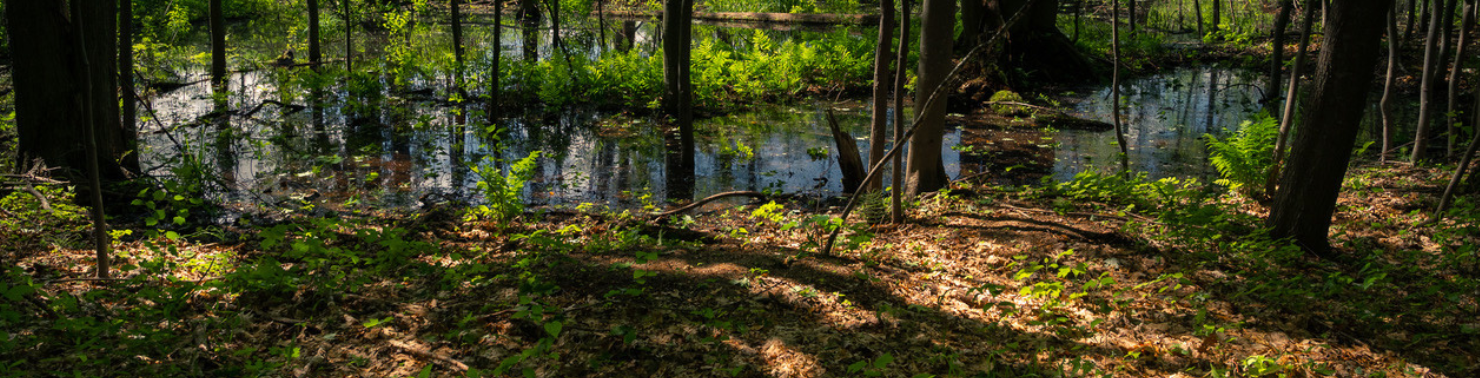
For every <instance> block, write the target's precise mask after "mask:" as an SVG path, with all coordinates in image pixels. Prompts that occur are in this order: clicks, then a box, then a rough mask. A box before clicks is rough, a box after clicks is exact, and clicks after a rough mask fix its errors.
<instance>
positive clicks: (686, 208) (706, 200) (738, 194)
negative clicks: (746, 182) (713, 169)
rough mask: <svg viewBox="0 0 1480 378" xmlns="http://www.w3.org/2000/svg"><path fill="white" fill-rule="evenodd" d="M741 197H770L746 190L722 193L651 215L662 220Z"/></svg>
mask: <svg viewBox="0 0 1480 378" xmlns="http://www.w3.org/2000/svg"><path fill="white" fill-rule="evenodd" d="M742 196H743V197H752V198H767V197H770V195H768V194H765V193H761V192H756V191H748V190H747V191H735V192H724V193H720V194H715V195H712V196H709V197H705V198H704V199H701V200H698V201H694V203H690V204H688V205H684V206H683V207H680V208H677V209H673V210H668V211H664V212H661V213H657V214H653V218H655V219H656V218H663V217H666V216H669V215H674V214H679V213H682V212H685V211H689V210H693V209H694V208H697V207H699V206H704V204H706V203H710V202H714V201H717V200H720V199H722V198H727V197H742Z"/></svg>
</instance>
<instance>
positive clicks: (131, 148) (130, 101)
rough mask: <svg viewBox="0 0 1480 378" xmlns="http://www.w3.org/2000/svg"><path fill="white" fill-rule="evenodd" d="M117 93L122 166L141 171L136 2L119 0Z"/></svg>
mask: <svg viewBox="0 0 1480 378" xmlns="http://www.w3.org/2000/svg"><path fill="white" fill-rule="evenodd" d="M117 50H118V79H117V80H118V88H119V89H118V93H119V96H121V97H120V98H119V99H120V100H122V110H123V113H122V114H123V115H122V121H123V123H122V124H121V127H122V129H120V131H121V132H122V133H123V134H122V139H123V145H122V146H121V148H122V149H123V151H126V153H125V154H124V156H123V161H122V162H121V164H122V165H123V169H125V170H127V171H129V172H139V171H140V167H139V152H138V151H139V126H138V119H139V116H138V111H139V108H138V101H139V99H138V97H136V96H137V94H138V93H137V91H136V90H135V89H134V2H133V0H119V1H118V45H117Z"/></svg>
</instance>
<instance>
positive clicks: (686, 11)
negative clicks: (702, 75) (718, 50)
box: [663, 0, 695, 197]
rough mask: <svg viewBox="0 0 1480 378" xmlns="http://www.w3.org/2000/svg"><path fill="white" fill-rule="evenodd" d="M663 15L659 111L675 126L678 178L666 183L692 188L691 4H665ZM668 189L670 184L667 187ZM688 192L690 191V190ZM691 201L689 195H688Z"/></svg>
mask: <svg viewBox="0 0 1480 378" xmlns="http://www.w3.org/2000/svg"><path fill="white" fill-rule="evenodd" d="M663 8H664V12H663V84H664V86H663V87H664V92H663V111H664V113H665V114H667V115H668V116H669V117H672V118H673V121H674V122H675V123H677V125H678V140H677V142H678V144H679V145H678V150H677V151H676V153H677V155H676V156H674V157H672V158H671V159H678V160H677V161H675V164H677V166H676V167H677V172H680V173H683V174H684V176H681V177H671V176H670V177H669V180H685V181H687V182H689V184H688V185H683V186H681V187H686V188H692V182H693V175H694V169H693V168H694V148H695V146H694V116H693V95H694V94H693V87H692V83H690V80H691V77H690V74H689V69H690V64H689V58H690V57H689V49H690V47H691V46H690V44H691V42H692V35H691V34H692V33H690V31H689V27H690V25H691V24H692V23H693V22H692V20H693V12H694V2H693V0H667V1H666V2H665V3H664V6H663ZM669 174H670V175H672V174H673V173H672V172H670V173H669ZM670 186H671V184H670ZM690 192H692V190H690ZM689 194H690V197H692V193H689Z"/></svg>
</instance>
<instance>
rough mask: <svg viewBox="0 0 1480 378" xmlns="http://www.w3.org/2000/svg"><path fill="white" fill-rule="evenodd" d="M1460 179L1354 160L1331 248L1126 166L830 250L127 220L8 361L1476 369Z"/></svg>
mask: <svg viewBox="0 0 1480 378" xmlns="http://www.w3.org/2000/svg"><path fill="white" fill-rule="evenodd" d="M1444 177H1446V176H1445V174H1444V172H1443V171H1440V170H1438V169H1418V168H1412V167H1409V166H1405V165H1389V166H1385V167H1376V166H1365V167H1360V168H1357V169H1355V170H1354V172H1353V173H1352V174H1350V175H1349V179H1348V183H1347V184H1348V185H1347V186H1348V188H1347V190H1346V191H1345V192H1344V193H1345V194H1344V195H1343V197H1342V199H1341V201H1340V205H1339V206H1340V209H1339V211H1340V213H1339V214H1338V215H1337V217H1336V218H1337V225H1336V226H1335V227H1334V228H1333V238H1334V239H1333V240H1334V244H1335V245H1336V246H1337V248H1338V250H1339V251H1340V252H1339V256H1340V258H1338V259H1336V260H1337V261H1330V260H1321V259H1317V258H1314V257H1311V256H1309V255H1307V254H1305V253H1303V252H1300V251H1299V250H1297V249H1294V248H1292V247H1290V246H1289V245H1288V244H1286V243H1282V242H1279V241H1271V240H1269V239H1268V238H1265V237H1262V236H1260V235H1259V233H1258V232H1256V231H1254V230H1255V229H1257V227H1256V226H1257V224H1258V223H1257V222H1258V217H1260V216H1262V213H1263V212H1264V208H1263V207H1262V206H1261V205H1259V204H1258V203H1257V202H1255V201H1249V200H1245V199H1241V198H1239V197H1230V196H1225V195H1209V196H1201V195H1199V194H1197V193H1201V189H1196V190H1194V189H1190V188H1192V187H1193V186H1187V185H1181V184H1180V183H1169V182H1167V181H1161V182H1156V181H1134V180H1133V181H1124V180H1121V179H1118V178H1115V177H1099V178H1095V179H1080V180H1076V181H1074V182H1070V183H1065V184H1060V185H1056V186H1050V187H1046V188H1044V187H1040V188H1012V187H985V186H973V185H970V184H957V185H956V186H955V187H953V188H952V189H951V190H950V191H947V192H942V194H939V195H934V196H927V197H925V198H922V199H919V200H917V201H915V202H914V203H913V204H911V206H909V219H908V222H906V223H904V224H901V225H893V224H868V223H865V222H859V223H850V226H848V227H846V229H847V231H846V232H845V233H844V237H843V239H842V240H843V241H844V243H842V245H841V246H840V247H839V248H837V249H836V250H835V251H833V252H832V253H830V254H827V255H819V254H817V252H818V251H817V250H818V248H817V245H818V244H819V241H820V240H821V238H822V237H823V234H822V232H821V227H822V225H823V224H825V223H827V221H826V220H825V219H826V217H818V216H817V215H816V214H814V213H813V212H812V211H802V210H800V209H798V208H797V207H796V206H795V205H793V204H787V203H782V204H767V205H750V206H743V207H736V208H725V209H720V210H712V211H707V212H704V213H696V214H692V215H689V216H684V217H682V218H671V219H669V220H666V221H663V222H657V223H654V222H651V221H649V220H647V219H646V217H644V216H642V215H641V213H634V212H630V211H629V212H621V213H618V212H612V211H598V210H593V209H581V211H572V210H548V209H547V210H538V211H535V212H533V213H525V215H522V216H520V217H519V218H518V219H516V220H514V221H508V222H501V221H496V220H493V219H492V218H488V217H482V216H478V215H476V214H473V215H468V214H466V213H467V211H466V210H465V209H462V208H457V207H453V206H432V207H430V208H428V209H427V210H425V211H422V212H418V213H415V214H369V213H366V214H360V215H348V214H341V215H339V216H322V217H305V216H286V217H283V218H279V219H277V220H275V221H271V222H268V221H262V222H261V223H262V224H260V225H257V226H252V227H239V228H235V229H231V228H228V229H225V230H220V231H219V232H212V233H199V232H197V233H195V234H193V235H186V236H180V235H179V234H177V233H172V232H171V233H161V234H158V235H157V236H155V237H152V238H142V239H138V240H135V241H132V242H127V243H123V244H122V245H120V246H119V247H118V250H117V251H116V253H117V254H118V255H119V256H120V257H119V258H118V260H119V261H116V262H115V266H122V267H123V269H125V270H124V271H123V272H121V274H120V275H122V276H124V277H125V278H120V279H116V280H107V281H98V280H88V279H79V278H76V277H88V276H90V274H91V273H90V271H91V269H92V266H93V255H92V253H91V251H89V250H86V249H69V248H60V247H55V246H56V244H52V247H51V248H53V249H50V250H48V249H46V248H36V249H19V247H16V248H18V249H15V250H11V251H7V252H9V253H11V254H13V255H15V256H17V257H18V261H17V262H16V263H15V264H14V265H13V267H14V268H12V269H11V271H10V273H9V274H7V276H6V277H7V281H8V284H7V291H6V298H8V299H10V300H11V301H10V302H0V303H3V304H9V306H6V307H0V314H5V315H6V316H7V317H9V318H10V319H9V320H10V324H14V325H19V326H18V327H16V328H13V329H7V330H3V332H4V335H5V336H6V337H0V351H4V353H0V354H4V355H6V356H7V357H6V358H5V360H7V362H0V364H4V366H0V371H4V373H0V376H61V375H68V376H70V375H73V373H79V374H82V375H95V376H276V377H402V376H418V377H420V376H463V375H468V376H476V375H487V374H489V373H493V372H495V370H497V371H498V372H502V373H508V374H512V375H521V374H522V375H524V376H540V377H569V376H644V377H647V376H655V377H685V376H742V377H751V376H766V377H820V376H881V375H882V376H902V377H919V376H939V377H955V376H966V377H971V376H984V377H1030V376H1031V377H1059V376H1063V377H1075V376H1096V377H1098V376H1116V377H1144V376H1172V377H1201V376H1249V377H1256V376H1276V375H1278V376H1286V377H1303V376H1310V377H1314V376H1342V377H1353V376H1388V377H1398V376H1410V377H1473V376H1477V375H1480V352H1476V351H1480V323H1477V320H1476V319H1477V314H1480V312H1477V304H1476V298H1477V295H1480V285H1477V284H1476V281H1475V280H1476V277H1477V272H1480V259H1477V257H1476V255H1475V254H1476V252H1475V251H1476V249H1475V246H1476V245H1477V244H1480V241H1477V240H1476V239H1477V237H1480V233H1477V232H1475V229H1476V227H1477V222H1476V218H1474V217H1473V216H1467V218H1463V219H1459V220H1454V219H1451V220H1447V221H1445V222H1442V223H1439V224H1437V225H1424V224H1422V222H1423V221H1424V220H1425V219H1426V215H1425V214H1424V213H1423V212H1424V210H1425V209H1428V208H1430V207H1432V205H1433V201H1434V199H1433V197H1435V193H1436V191H1437V190H1438V189H1439V188H1440V187H1439V186H1438V185H1439V183H1440V182H1441V180H1443V178H1444ZM1196 187H1199V188H1200V187H1201V186H1200V184H1199V185H1197V186H1196ZM1466 203H1467V202H1466ZM1464 206H1472V205H1464ZM872 208H873V209H877V207H872ZM832 210H833V211H836V210H837V209H832ZM868 212H869V211H865V213H868ZM474 213H476V211H475V212H474ZM873 213H874V215H877V214H878V211H877V210H874V211H873ZM149 231H150V230H148V229H144V228H141V229H137V230H134V231H133V232H136V233H141V234H147V233H149ZM38 246H39V244H38ZM24 281H30V283H29V284H23V282H24ZM23 287H30V288H34V291H35V292H34V293H32V292H31V291H30V290H25V289H19V288H23ZM23 298H26V299H25V300H22V299H23ZM27 301H29V302H27ZM27 303H29V304H30V305H29V306H28V305H27ZM42 303H46V304H48V305H46V306H40V304H42ZM42 307H45V309H42Z"/></svg>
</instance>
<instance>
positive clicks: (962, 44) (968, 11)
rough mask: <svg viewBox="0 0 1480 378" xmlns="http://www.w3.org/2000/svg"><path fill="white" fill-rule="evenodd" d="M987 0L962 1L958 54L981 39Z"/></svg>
mask: <svg viewBox="0 0 1480 378" xmlns="http://www.w3.org/2000/svg"><path fill="white" fill-rule="evenodd" d="M879 7H880V9H879V12H880V16H882V15H883V3H882V2H881V3H880V5H879ZM986 12H987V3H986V0H961V35H960V36H959V37H957V38H956V46H955V48H956V52H957V53H965V52H966V50H970V49H971V46H976V41H977V40H979V39H981V35H982V33H986V32H987V31H986V30H985V29H986V28H985V27H984V23H983V22H982V19H983V18H985V17H986Z"/></svg>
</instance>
